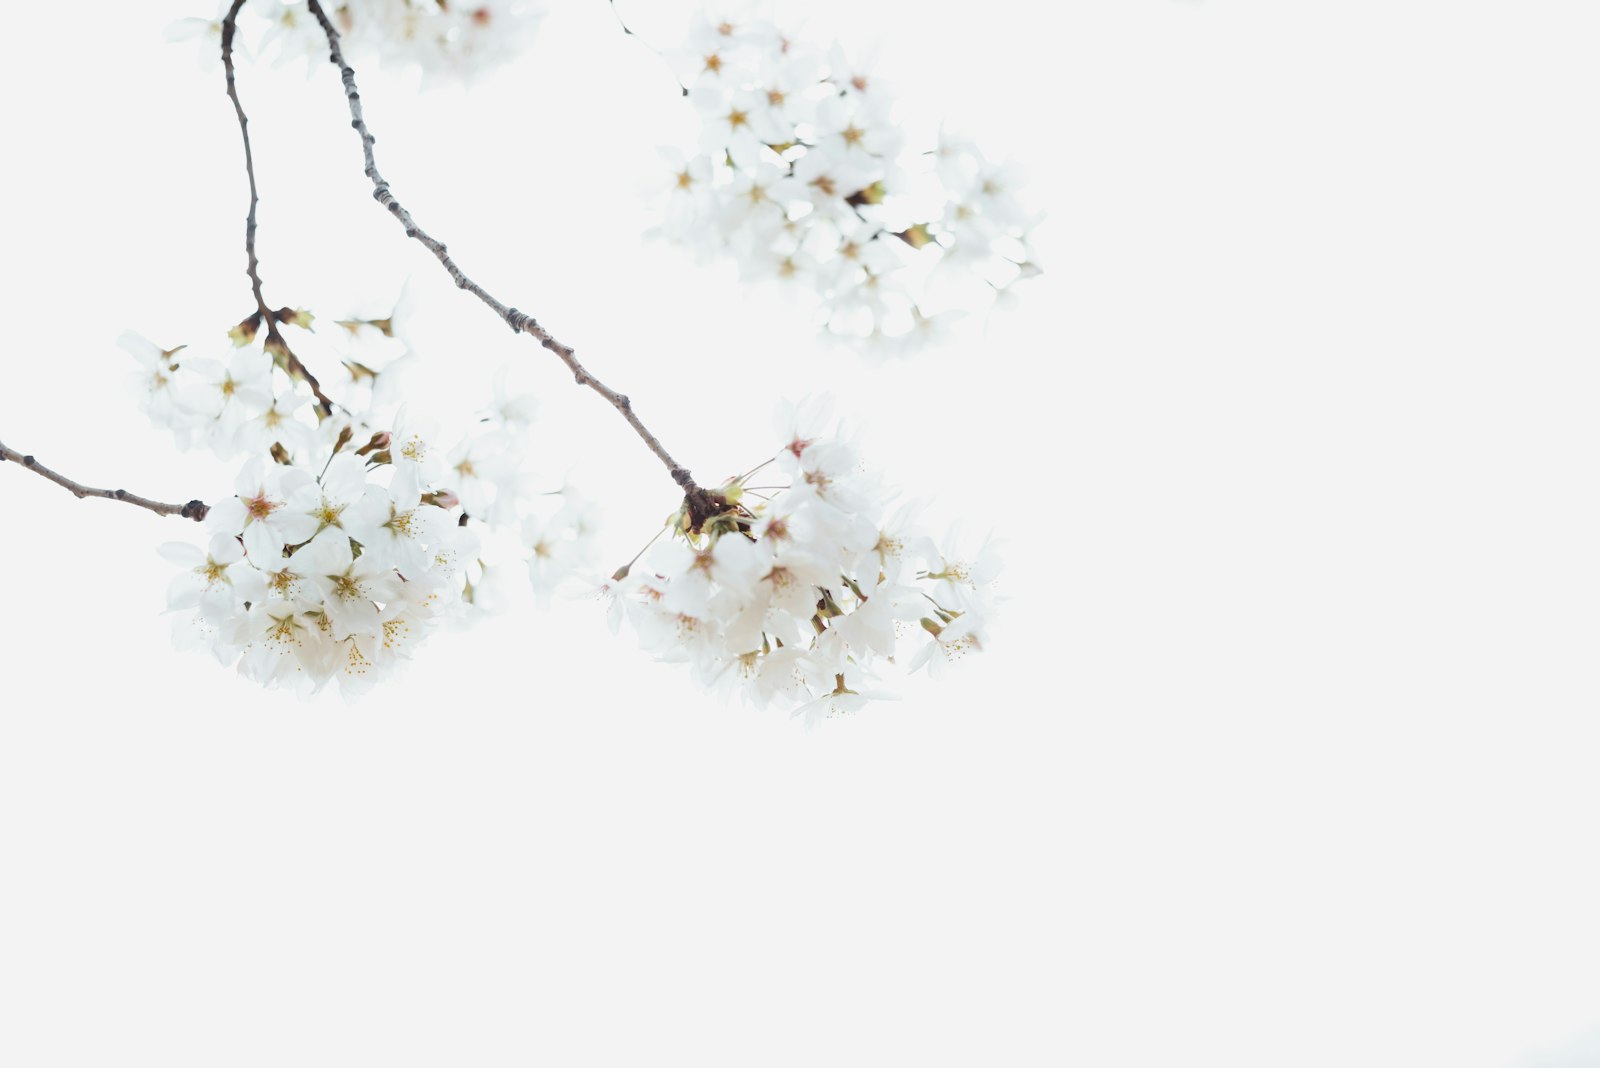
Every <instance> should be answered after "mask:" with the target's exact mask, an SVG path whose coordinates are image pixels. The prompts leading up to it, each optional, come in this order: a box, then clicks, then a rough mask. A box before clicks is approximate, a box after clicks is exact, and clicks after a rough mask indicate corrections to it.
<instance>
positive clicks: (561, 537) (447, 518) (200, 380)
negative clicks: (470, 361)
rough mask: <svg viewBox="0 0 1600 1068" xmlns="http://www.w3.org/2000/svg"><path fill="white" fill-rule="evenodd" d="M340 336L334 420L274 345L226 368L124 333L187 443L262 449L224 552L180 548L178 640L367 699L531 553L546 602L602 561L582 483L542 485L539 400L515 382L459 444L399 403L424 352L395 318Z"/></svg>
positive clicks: (242, 336)
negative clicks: (535, 441) (402, 377)
mask: <svg viewBox="0 0 1600 1068" xmlns="http://www.w3.org/2000/svg"><path fill="white" fill-rule="evenodd" d="M285 315H286V316H287V315H288V313H285ZM293 318H294V319H295V320H296V322H297V325H299V326H301V327H303V328H304V329H305V330H307V331H310V330H311V329H312V318H311V316H310V315H309V314H307V313H304V312H299V313H294V314H293ZM285 321H287V319H286V320H285ZM339 326H340V328H341V329H340V330H338V331H335V336H336V337H339V338H341V339H343V340H344V342H345V347H344V352H345V356H344V358H343V360H342V363H343V365H344V367H345V369H346V371H347V372H348V373H349V381H348V382H347V383H346V388H345V389H343V390H342V391H341V393H342V395H344V396H345V398H346V399H345V402H344V404H340V405H336V406H331V412H330V410H328V409H324V408H320V407H318V406H317V405H315V404H312V403H311V398H310V397H309V396H307V395H306V393H305V391H304V383H303V380H302V379H301V378H299V377H297V375H296V374H294V373H292V372H291V371H289V370H286V369H285V368H286V367H291V366H298V364H297V362H290V360H289V359H288V357H287V353H288V349H287V346H285V345H283V343H282V341H281V338H280V339H279V340H278V341H277V342H275V343H274V342H268V344H267V345H266V346H264V347H260V348H258V347H255V346H253V345H251V344H250V342H251V340H252V339H253V336H254V335H253V333H252V332H250V331H241V330H240V329H239V328H235V330H234V331H233V337H234V340H235V342H236V345H237V346H238V347H236V348H235V349H234V350H233V352H232V353H231V354H229V355H228V356H227V357H226V358H223V359H209V358H203V357H190V356H189V355H188V350H187V349H186V348H185V347H183V346H180V347H178V348H175V349H163V348H161V347H160V346H158V345H155V344H154V343H152V342H150V341H147V340H145V339H144V338H141V337H139V336H138V335H135V334H125V335H124V336H123V338H122V344H123V347H124V348H126V349H128V351H129V352H131V353H132V354H133V356H134V357H135V359H137V360H138V361H139V363H140V364H141V370H140V371H139V372H138V374H137V376H136V378H137V383H138V386H139V391H140V393H141V396H142V399H143V403H144V407H145V410H146V411H147V412H148V413H149V414H150V416H151V418H152V420H153V421H155V422H156V423H157V424H158V425H161V426H164V427H167V428H170V429H171V430H172V431H173V433H174V435H175V436H176V438H177V440H178V443H179V445H180V447H193V446H205V447H209V448H210V449H212V450H213V451H214V452H216V453H217V454H218V455H219V456H221V457H223V458H225V459H227V458H233V457H237V456H238V455H240V454H244V455H245V456H246V459H245V462H244V466H243V469H242V470H241V471H240V473H239V475H238V478H237V480H236V483H235V487H234V488H235V493H234V495H233V496H230V497H227V498H225V499H223V500H221V501H218V502H216V503H215V504H213V505H212V506H211V510H210V514H209V516H208V517H207V522H208V525H209V526H210V529H211V531H212V536H211V539H210V544H209V545H208V546H207V547H206V548H204V549H202V548H201V547H199V546H196V545H191V544H182V543H173V544H170V545H167V546H165V547H163V550H162V551H163V554H164V555H165V556H166V557H167V558H168V559H169V560H170V561H172V562H173V563H175V564H177V565H179V566H180V567H181V568H182V570H181V571H180V573H179V575H178V576H177V577H176V578H175V579H174V580H173V583H172V587H171V589H170V591H169V597H168V605H169V609H170V610H171V611H173V612H174V613H177V615H176V617H175V625H174V634H175V637H176V639H177V641H178V643H179V645H180V646H183V647H195V646H199V647H203V648H206V649H208V650H210V651H211V653H212V654H213V655H215V656H216V657H217V658H218V659H219V660H221V661H222V662H224V663H227V664H236V665H237V667H238V669H239V671H240V672H241V673H242V674H244V675H245V676H247V677H249V678H251V679H254V680H256V681H258V682H261V683H263V684H265V685H267V686H280V685H289V686H292V687H295V688H299V689H305V690H315V689H317V688H320V687H321V686H323V685H325V684H326V683H328V682H329V681H330V680H337V681H338V682H339V684H340V687H341V689H343V690H345V691H346V692H357V691H360V690H362V689H364V688H366V687H367V686H370V685H371V684H372V683H373V682H376V681H378V680H379V679H381V678H383V677H385V676H387V675H388V674H390V673H392V672H393V671H394V670H395V669H396V668H398V667H399V666H400V665H401V664H402V663H403V662H404V660H406V659H407V658H408V657H409V656H410V653H411V650H412V649H413V648H414V647H415V646H416V645H417V644H418V643H419V642H420V641H422V639H423V638H424V637H426V635H427V634H429V633H430V632H431V631H432V630H433V629H434V628H435V627H437V626H439V625H440V624H442V623H445V622H448V621H454V620H471V619H473V618H475V617H476V616H477V615H479V614H481V613H482V612H483V611H489V610H493V609H494V608H496V607H498V605H499V604H500V603H501V602H502V601H503V600H504V599H505V597H506V595H507V593H508V590H507V579H508V578H509V577H510V576H512V575H515V574H518V573H519V572H521V571H522V567H521V566H520V565H519V566H515V567H514V566H512V564H511V561H513V560H515V559H516V558H517V557H519V556H520V557H523V558H525V559H526V560H527V561H528V563H527V567H528V569H529V570H528V573H529V574H530V575H531V578H532V579H533V585H534V589H535V592H536V593H537V594H538V595H539V596H540V597H541V598H547V597H548V596H549V594H550V592H551V591H552V590H553V589H554V588H555V587H556V586H557V585H558V584H560V583H562V582H564V581H566V580H568V579H571V578H573V577H574V576H576V575H579V574H586V573H589V571H590V568H591V566H592V535H593V531H594V521H593V514H592V510H591V508H590V506H589V505H588V504H587V503H586V502H585V501H584V500H583V499H582V498H581V497H580V496H579V495H578V494H577V493H575V492H574V491H573V490H572V489H571V488H570V487H565V486H564V487H562V488H560V489H558V490H554V491H549V492H541V491H540V490H539V484H538V483H537V481H536V480H535V479H534V478H533V476H532V475H530V473H529V472H528V470H527V464H526V459H527V439H528V435H529V433H530V429H531V424H532V416H533V405H532V401H531V398H529V397H527V396H525V395H518V394H514V393H512V392H511V391H510V390H509V389H508V388H507V386H506V380H505V373H504V371H502V372H501V374H500V375H498V376H497V377H496V379H495V386H494V396H493V399H492V401H491V403H490V404H489V405H488V406H487V408H486V409H485V410H484V411H483V412H481V413H480V414H479V416H478V417H477V418H476V419H475V420H473V421H472V422H471V424H470V426H469V428H468V429H467V431H466V432H465V433H464V434H462V435H460V437H459V439H458V440H457V443H456V444H455V445H454V446H453V447H452V446H448V444H447V439H443V438H441V437H440V436H439V434H438V431H437V424H436V423H435V422H433V421H431V420H429V419H426V418H421V417H418V416H415V415H413V414H411V413H409V412H408V411H407V410H406V409H405V408H401V409H399V410H396V409H395V408H394V405H393V395H394V393H395V390H394V389H393V388H392V386H391V383H392V382H393V380H394V379H395V376H396V374H397V372H399V371H400V370H402V369H403V368H404V367H405V365H406V364H407V362H408V360H409V359H410V357H409V354H407V355H402V356H398V357H396V356H394V355H393V351H392V350H393V348H394V347H396V346H397V345H398V344H399V343H398V342H395V341H394V338H393V333H394V319H393V317H390V318H385V319H377V320H344V321H341V322H340V323H339ZM385 349H388V350H389V352H388V354H387V356H386V357H385V356H384V355H383V353H384V350H385Z"/></svg>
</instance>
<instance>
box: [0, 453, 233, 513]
mask: <svg viewBox="0 0 1600 1068" xmlns="http://www.w3.org/2000/svg"><path fill="white" fill-rule="evenodd" d="M7 460H10V461H11V462H12V463H17V464H21V465H22V466H23V467H25V468H26V469H27V470H29V471H32V472H33V473H34V474H36V475H38V476H39V477H41V478H48V479H49V480H50V481H51V482H54V483H55V484H56V485H58V486H60V487H61V488H62V489H64V490H66V491H67V492H68V493H70V494H72V495H73V496H74V497H77V498H79V499H82V498H84V497H104V498H105V499H106V500H108V501H122V502H123V503H125V504H132V505H137V506H138V507H140V508H145V509H148V510H149V511H152V512H154V513H156V515H181V516H183V518H185V519H193V520H194V521H195V522H196V523H198V522H200V521H201V520H203V519H204V518H205V517H206V513H207V512H208V511H210V509H209V508H207V507H206V505H205V503H204V502H202V501H190V502H189V503H188V504H166V503H164V502H162V501H152V500H150V499H149V498H148V497H140V496H139V495H138V494H135V493H129V492H128V491H127V490H123V489H95V488H94V487H93V486H85V485H84V484H83V483H81V482H74V481H73V480H72V479H70V478H68V477H67V476H66V475H63V474H60V473H59V472H56V471H52V470H50V468H48V467H46V466H45V465H44V464H42V463H40V462H39V461H38V460H35V459H34V458H33V457H32V456H31V455H28V454H26V453H20V452H18V451H17V450H15V449H11V448H7V447H6V444H5V443H4V442H0V463H4V462H5V461H7Z"/></svg>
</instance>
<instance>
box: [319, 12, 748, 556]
mask: <svg viewBox="0 0 1600 1068" xmlns="http://www.w3.org/2000/svg"><path fill="white" fill-rule="evenodd" d="M309 7H310V10H311V13H312V15H314V16H315V17H316V19H317V22H318V23H320V24H321V26H322V30H323V33H324V34H325V35H326V36H327V38H328V61H329V62H330V63H332V64H333V65H334V66H335V67H338V68H339V75H340V77H341V79H342V80H343V82H344V95H345V99H346V100H347V101H348V102H349V105H350V125H351V126H352V127H353V128H354V129H355V131H356V133H357V134H359V135H360V137H361V151H362V154H363V156H364V157H365V160H366V175H367V178H368V179H369V180H371V182H372V197H373V199H374V200H376V201H377V202H378V203H379V204H382V205H383V206H384V207H385V208H387V209H388V210H389V214H391V215H393V216H394V217H395V219H397V220H398V221H399V223H400V225H401V226H403V227H404V228H405V232H406V236H407V237H410V238H413V239H415V240H416V241H418V242H420V243H421V244H422V245H423V247H425V248H426V249H427V250H428V251H429V252H431V253H433V255H434V258H435V259H437V260H438V261H439V263H440V264H442V265H443V267H444V269H445V270H446V271H447V272H449V274H450V277H451V278H452V279H453V280H454V281H455V283H456V286H457V288H460V289H464V290H466V291H467V292H469V293H471V294H472V295H473V296H475V297H477V298H478V299H479V300H481V301H482V302H483V303H485V304H487V305H488V306H489V307H490V308H491V309H492V310H493V311H494V313H495V314H496V315H498V316H499V317H500V318H501V320H502V321H504V322H505V324H506V325H507V326H509V327H511V329H512V330H513V331H515V332H516V333H519V334H528V335H529V336H531V337H533V338H534V339H535V340H537V341H538V342H539V344H541V345H543V346H544V347H545V348H547V349H549V350H550V351H551V352H553V353H555V355H556V356H557V357H558V358H559V359H560V360H561V362H562V363H564V364H566V365H567V369H568V370H570V371H571V372H572V377H573V378H574V379H575V380H576V381H577V383H578V385H580V386H588V387H589V388H590V389H592V390H594V391H595V392H596V393H598V394H600V396H602V397H604V398H605V399H606V401H607V402H608V403H609V404H610V405H611V406H612V407H613V408H615V409H616V410H617V411H618V412H620V413H621V414H622V417H623V418H624V419H626V420H627V421H628V425H629V426H631V427H633V429H634V432H635V433H636V434H638V435H639V437H640V438H641V439H642V440H643V441H644V443H645V445H646V446H647V447H648V448H649V449H650V451H651V452H652V453H654V454H655V456H656V458H657V459H659V460H660V461H661V462H662V464H664V465H665V466H666V468H667V471H668V472H669V473H670V474H671V475H672V479H673V481H675V482H676V483H677V484H678V485H679V486H681V487H682V488H683V492H684V497H685V502H686V504H687V506H688V510H689V516H690V519H691V522H692V525H693V526H694V527H695V528H698V527H699V525H700V522H701V521H702V520H704V519H705V518H706V517H707V516H709V515H712V514H715V512H717V511H720V510H721V509H722V507H723V503H722V500H721V498H720V497H719V496H718V495H717V494H715V493H712V492H710V491H708V490H704V489H702V488H701V487H700V486H698V485H696V484H695V481H694V479H693V478H692V477H690V475H689V471H688V469H687V468H685V467H684V466H683V465H682V464H680V463H678V461H676V460H674V459H673V458H672V455H671V454H670V453H668V452H667V450H666V448H665V447H663V446H662V444H661V442H660V441H659V440H657V438H656V436H655V435H654V434H653V433H651V432H650V430H649V428H647V427H646V426H645V425H644V423H643V422H642V421H641V420H640V419H639V416H638V415H637V414H636V413H635V412H634V410H633V403H632V402H631V401H630V400H629V399H628V397H627V396H626V395H625V394H622V393H618V392H617V391H616V390H614V389H612V388H611V387H609V386H607V385H606V384H605V383H604V382H601V381H600V380H599V379H598V378H596V377H594V375H592V374H590V373H589V371H588V369H587V368H585V367H584V366H583V364H581V363H579V362H578V357H577V354H576V353H575V352H574V351H573V349H572V347H571V346H570V345H566V344H563V343H562V342H560V341H558V340H556V339H555V338H554V337H553V336H551V334H550V332H549V331H548V330H546V329H545V328H544V327H542V326H540V325H539V323H538V320H536V319H534V318H533V316H531V315H527V314H525V313H524V312H521V311H518V310H517V309H516V308H514V307H511V306H509V305H506V304H504V303H502V302H501V301H499V300H498V299H496V298H495V297H494V296H492V295H491V294H490V293H489V291H488V290H486V289H484V288H483V287H482V286H481V285H479V284H478V283H476V282H474V281H473V280H472V279H471V278H469V277H468V276H467V275H466V273H465V272H464V271H462V269H461V268H460V267H459V266H457V264H456V262H455V260H454V259H452V258H451V256H450V253H449V251H448V250H447V249H446V247H445V245H444V242H442V241H439V240H438V239H436V238H434V237H433V236H432V235H430V234H429V233H428V232H427V231H425V230H423V229H422V227H420V226H418V225H417V221H416V219H414V218H412V216H411V213H410V212H409V211H407V210H406V209H405V208H404V207H403V206H402V205H401V204H400V201H398V200H397V199H395V196H394V193H393V191H392V190H391V189H390V187H389V183H388V181H387V180H386V179H385V178H384V177H383V175H382V174H381V173H380V172H379V171H378V163H377V160H376V158H375V157H374V155H373V151H372V146H373V144H374V143H375V142H376V141H377V138H376V137H374V136H373V135H372V131H371V130H370V129H368V127H367V121H366V118H365V117H364V116H363V114H362V110H361V94H360V93H359V92H358V91H357V90H356V72H355V71H354V70H352V69H351V67H350V64H348V63H347V62H345V58H344V54H343V52H341V51H340V48H339V31H338V30H337V29H336V28H335V27H334V25H333V22H332V20H330V19H329V18H328V15H327V13H326V12H325V11H323V9H322V5H321V4H320V3H319V2H318V0H310V2H309Z"/></svg>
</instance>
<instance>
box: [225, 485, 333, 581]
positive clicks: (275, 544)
mask: <svg viewBox="0 0 1600 1068" xmlns="http://www.w3.org/2000/svg"><path fill="white" fill-rule="evenodd" d="M314 482H315V480H314V479H313V478H312V477H311V474H310V472H308V471H305V470H302V469H300V468H296V467H284V466H281V465H279V464H267V463H265V462H263V461H261V460H251V461H249V462H248V463H247V464H245V466H244V469H243V470H241V471H240V472H239V476H238V478H237V479H235V480H234V491H235V496H232V497H225V498H223V499H222V500H220V501H218V502H217V503H216V504H214V505H212V507H211V511H210V513H209V514H208V515H207V516H206V522H207V524H208V525H209V526H210V527H211V528H212V529H213V530H216V531H220V532H222V533H225V534H228V535H230V536H238V537H242V538H243V540H244V549H245V552H247V553H248V554H249V555H250V561H251V563H253V564H255V565H256V566H257V567H261V568H266V569H271V568H273V567H274V566H276V565H277V563H278V562H279V561H280V560H281V559H282V557H283V549H284V546H285V545H298V544H299V543H301V542H303V541H308V540H310V538H311V536H312V535H313V534H315V533H316V532H317V530H318V528H319V525H320V524H319V522H318V520H317V519H316V518H314V517H312V516H310V515H308V514H306V513H305V512H303V511H296V510H294V509H292V508H290V507H289V501H290V499H291V498H293V497H295V496H297V495H299V494H301V493H303V492H305V491H306V490H308V489H309V488H310V487H312V486H313V484H314Z"/></svg>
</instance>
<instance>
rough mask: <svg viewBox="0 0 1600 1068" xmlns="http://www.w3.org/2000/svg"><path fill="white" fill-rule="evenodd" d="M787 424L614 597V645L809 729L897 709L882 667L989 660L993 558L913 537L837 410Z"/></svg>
mask: <svg viewBox="0 0 1600 1068" xmlns="http://www.w3.org/2000/svg"><path fill="white" fill-rule="evenodd" d="M780 424H781V430H782V433H783V435H784V436H783V446H782V448H781V450H780V451H779V452H778V453H777V454H776V456H775V457H773V458H772V459H771V460H768V461H767V462H765V463H763V464H762V465H760V466H759V467H757V468H756V469H754V470H753V471H751V472H749V473H748V474H746V475H742V476H740V477H739V478H736V479H734V480H732V481H730V482H729V483H727V484H726V485H724V486H722V487H721V488H720V489H719V490H718V491H716V493H715V494H714V495H713V496H714V498H715V507H714V509H713V510H712V514H710V515H702V516H691V515H690V514H689V513H688V510H687V509H686V510H685V511H683V512H680V513H679V514H678V515H677V516H675V517H674V518H673V520H672V521H671V523H670V524H669V526H668V531H669V532H670V534H671V536H670V537H669V539H668V540H667V541H665V542H663V543H661V544H659V545H656V546H654V547H653V548H651V549H649V550H648V556H646V557H645V563H644V564H643V565H641V564H640V563H639V561H637V560H635V562H634V563H633V564H630V565H629V566H628V567H625V568H622V569H620V570H619V571H618V572H617V574H616V575H614V576H613V577H612V579H611V580H610V581H609V582H607V583H605V584H603V586H602V595H603V596H604V597H605V598H607V599H608V600H609V601H610V606H611V608H610V621H611V625H612V628H613V630H615V629H616V628H617V627H618V625H619V624H620V621H621V620H622V619H623V618H624V617H626V618H627V619H628V620H630V621H631V623H632V625H633V627H634V629H635V630H636V631H637V632H638V633H639V635H640V639H641V642H642V644H643V645H644V647H645V648H646V649H647V650H649V651H651V652H652V653H654V654H655V655H656V656H658V657H660V658H661V659H663V660H671V661H687V662H688V663H689V664H690V665H691V667H692V670H693V673H694V675H695V676H696V678H697V679H698V680H699V681H700V682H701V683H703V684H705V685H707V686H709V687H711V688H713V689H733V690H738V691H740V692H742V693H743V695H744V696H745V697H746V698H747V699H749V700H750V701H751V702H753V703H755V704H757V705H761V706H766V705H772V704H776V705H780V706H783V707H786V708H789V709H791V710H793V711H794V713H795V714H796V715H803V716H805V717H806V718H808V719H816V718H820V717H825V716H827V715H830V714H836V713H842V712H848V711H853V710H855V709H857V708H859V707H861V706H862V705H863V704H864V703H865V702H866V701H867V700H868V699H869V698H873V697H882V696H885V694H884V693H882V692H881V691H880V690H879V689H878V685H879V678H878V676H879V671H880V668H881V666H882V665H883V664H902V663H903V662H907V661H908V663H907V664H906V666H907V668H908V670H910V671H917V670H920V669H922V668H924V667H926V668H927V669H928V670H929V672H930V673H932V674H936V675H937V674H939V673H941V672H942V671H943V669H944V667H945V665H947V664H948V663H950V662H952V661H955V660H959V659H961V658H962V657H964V656H966V655H967V654H968V653H974V652H978V651H980V650H981V649H982V648H983V647H984V642H985V637H986V627H987V624H988V622H989V620H990V619H991V617H992V614H993V610H994V607H995V604H996V600H997V598H996V591H995V580H996V577H997V575H998V573H999V570H1000V561H999V556H998V553H997V552H996V550H995V548H994V546H993V545H992V544H990V543H988V542H985V543H983V544H982V545H977V546H968V547H963V549H964V550H970V551H960V552H956V551H952V547H951V545H950V544H948V543H947V544H946V545H944V546H940V545H939V544H936V543H935V542H934V540H933V539H932V538H930V537H928V536H927V535H925V534H923V533H921V532H920V531H919V530H918V529H917V528H916V527H915V525H914V519H915V513H916V511H917V509H916V508H915V507H909V506H908V507H901V508H899V509H898V510H897V511H896V512H894V513H893V514H886V510H885V507H884V505H883V503H882V502H883V500H884V499H885V496H886V494H885V492H884V487H883V486H882V485H881V483H880V481H879V479H878V478H877V477H876V476H875V475H873V474H872V473H870V472H869V471H867V470H866V469H865V468H864V467H863V465H862V464H861V462H860V459H859V456H858V454H857V450H856V448H855V446H854V444H853V443H852V441H851V440H850V437H849V436H848V435H846V434H844V433H842V432H841V431H840V430H839V428H838V425H837V423H836V421H835V420H834V419H833V418H832V416H831V414H830V411H829V407H828V404H827V402H826V401H825V400H823V399H820V398H813V399H812V400H808V401H807V402H805V403H803V404H801V405H800V406H798V407H786V408H785V409H784V410H783V412H782V414H781V415H780ZM641 556H644V554H643V553H641Z"/></svg>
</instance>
